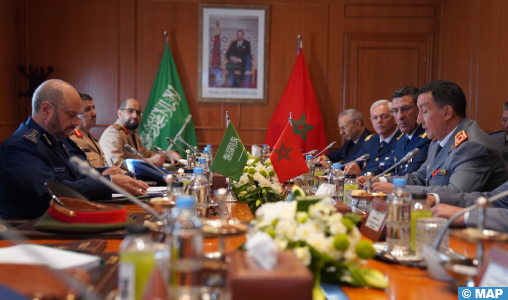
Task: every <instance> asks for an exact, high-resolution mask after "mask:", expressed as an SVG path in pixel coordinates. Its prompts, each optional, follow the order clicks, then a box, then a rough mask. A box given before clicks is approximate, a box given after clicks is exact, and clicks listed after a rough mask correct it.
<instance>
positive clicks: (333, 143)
mask: <svg viewBox="0 0 508 300" xmlns="http://www.w3.org/2000/svg"><path fill="white" fill-rule="evenodd" d="M335 144H337V142H335V141H333V142H331V143H330V145H328V146H326V148H324V149H323V150H321V152H319V153H318V154H316V155H315V156H314V157H313V158H312V159H316V158H317V157H319V156H320V155H321V153H323V152H325V151H326V150H328V149H330V148H332V147H333V146H335ZM312 151H314V150H312Z"/></svg>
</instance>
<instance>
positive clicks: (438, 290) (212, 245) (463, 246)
mask: <svg viewBox="0 0 508 300" xmlns="http://www.w3.org/2000/svg"><path fill="white" fill-rule="evenodd" d="M126 206H127V210H128V212H142V209H141V208H139V207H137V206H135V205H126ZM227 211H228V216H229V217H230V218H231V217H232V218H236V219H239V220H241V221H245V222H247V221H249V220H251V219H252V218H253V217H252V214H251V212H250V210H249V208H248V206H247V205H246V204H238V203H232V204H227ZM121 241H122V240H121V239H108V240H107V246H106V248H105V249H104V251H115V252H116V251H118V250H119V246H120V243H121ZM29 242H30V243H36V244H50V243H62V242H63V241H62V240H61V239H37V240H35V239H34V240H30V241H29ZM244 242H245V235H241V236H235V237H228V238H226V241H225V249H226V252H231V251H234V250H236V249H237V248H238V247H239V246H240V245H242V244H243V243H244ZM10 244H11V243H10V242H9V241H5V240H1V241H0V247H5V246H9V245H10ZM450 246H451V247H452V249H453V250H455V251H456V252H458V253H461V254H463V255H465V256H467V257H476V246H475V245H474V244H470V243H466V242H462V241H458V240H456V239H454V238H450ZM217 250H218V240H217V239H205V241H204V251H205V253H207V252H213V251H217ZM366 266H367V267H370V268H374V269H377V270H379V271H380V272H381V273H383V274H384V275H385V276H386V278H387V279H388V281H389V286H388V288H386V289H385V290H377V289H372V288H355V287H348V286H343V287H342V289H343V291H344V292H345V294H346V295H347V296H348V297H349V298H350V299H351V300H355V299H362V300H370V299H372V300H381V299H429V300H437V299H439V300H446V299H457V289H454V288H453V287H452V283H450V282H442V281H437V280H434V279H431V278H430V277H429V276H428V275H427V273H426V271H425V270H422V269H419V268H412V267H406V266H402V265H397V264H388V263H384V262H380V261H377V260H369V261H368V262H367V265H366Z"/></svg>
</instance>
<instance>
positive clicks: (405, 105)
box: [373, 85, 430, 176]
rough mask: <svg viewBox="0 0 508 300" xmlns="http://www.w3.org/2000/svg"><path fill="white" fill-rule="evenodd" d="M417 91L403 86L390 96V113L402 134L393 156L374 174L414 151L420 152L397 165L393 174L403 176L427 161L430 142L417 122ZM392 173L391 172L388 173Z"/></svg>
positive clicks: (412, 87)
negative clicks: (418, 150) (416, 149)
mask: <svg viewBox="0 0 508 300" xmlns="http://www.w3.org/2000/svg"><path fill="white" fill-rule="evenodd" d="M418 95H419V93H418V89H417V88H416V87H414V86H409V85H408V86H403V87H400V88H398V89H397V90H396V91H395V92H394V93H393V95H392V106H393V108H392V109H391V110H390V113H391V114H392V116H393V117H394V118H395V121H396V122H397V127H399V130H400V131H401V132H402V133H403V135H402V137H400V138H399V139H398V141H397V144H396V145H395V150H393V155H392V156H390V158H389V159H388V161H387V162H386V163H385V164H384V166H382V167H379V168H378V169H377V170H374V172H373V173H374V174H379V173H382V172H384V171H385V170H387V169H388V168H390V167H392V166H393V165H394V164H396V163H397V162H398V160H400V159H401V158H403V157H404V156H406V154H407V153H408V152H409V151H411V150H413V149H415V148H418V149H420V152H419V153H418V154H417V155H416V156H415V157H414V158H412V159H411V160H409V161H407V162H405V163H402V164H401V165H399V166H398V167H397V168H396V169H395V170H394V171H393V173H395V174H397V175H399V176H403V175H405V174H406V173H411V172H414V171H417V170H418V169H419V168H420V166H421V165H422V164H423V163H424V162H425V160H426V159H427V152H428V150H429V145H430V140H429V139H428V138H427V134H426V133H425V130H424V129H423V127H422V125H419V124H418V122H417V119H418V107H417V105H416V101H417V99H418ZM390 173H392V172H390Z"/></svg>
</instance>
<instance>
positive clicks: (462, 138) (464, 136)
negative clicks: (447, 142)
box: [455, 130, 468, 148]
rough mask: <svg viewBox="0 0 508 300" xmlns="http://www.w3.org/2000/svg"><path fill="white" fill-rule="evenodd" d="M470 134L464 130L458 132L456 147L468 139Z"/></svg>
mask: <svg viewBox="0 0 508 300" xmlns="http://www.w3.org/2000/svg"><path fill="white" fill-rule="evenodd" d="M467 138H468V136H467V133H466V132H465V131H464V130H461V131H459V132H457V134H456V135H455V148H457V147H458V146H459V145H460V144H462V143H463V142H465V141H466V140H467Z"/></svg>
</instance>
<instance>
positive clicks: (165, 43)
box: [164, 31, 168, 47]
mask: <svg viewBox="0 0 508 300" xmlns="http://www.w3.org/2000/svg"><path fill="white" fill-rule="evenodd" d="M166 45H168V32H167V31H164V47H166Z"/></svg>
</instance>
